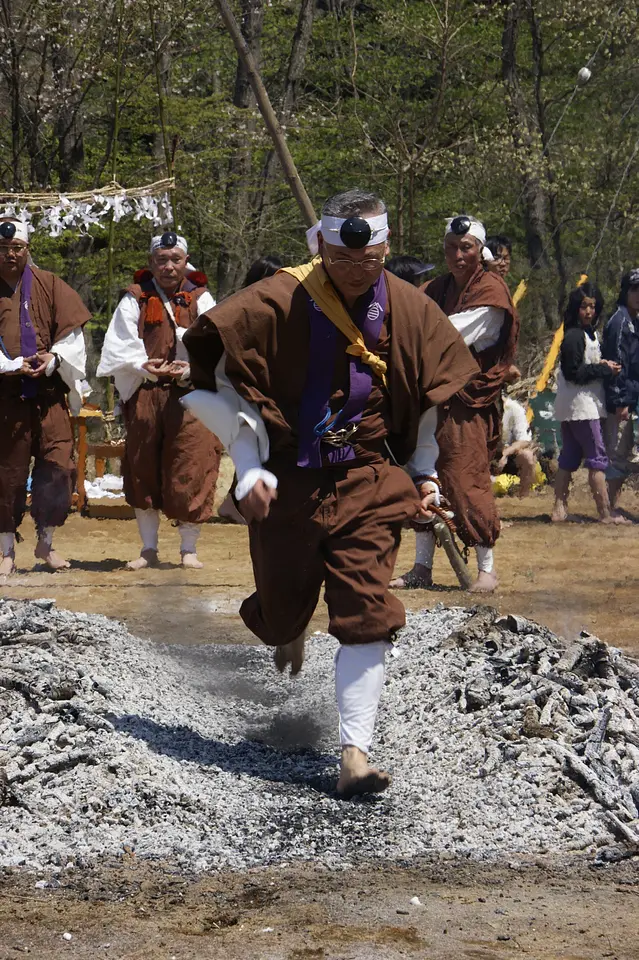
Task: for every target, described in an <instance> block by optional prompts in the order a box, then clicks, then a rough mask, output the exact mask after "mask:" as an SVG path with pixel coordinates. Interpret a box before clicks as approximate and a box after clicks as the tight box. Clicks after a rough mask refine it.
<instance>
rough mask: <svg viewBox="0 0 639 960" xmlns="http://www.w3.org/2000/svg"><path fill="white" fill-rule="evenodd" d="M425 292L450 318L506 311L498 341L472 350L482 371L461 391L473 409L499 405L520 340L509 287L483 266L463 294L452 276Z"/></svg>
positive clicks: (434, 284)
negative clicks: (484, 310)
mask: <svg viewBox="0 0 639 960" xmlns="http://www.w3.org/2000/svg"><path fill="white" fill-rule="evenodd" d="M422 289H423V291H424V292H425V293H426V295H427V296H429V297H433V298H434V299H435V301H436V302H437V303H438V304H439V305H440V306H441V307H442V308H443V309H444V310H445V311H446V312H447V314H448V315H450V314H452V313H461V312H463V311H464V310H475V309H476V308H477V307H495V308H497V309H498V310H503V311H504V313H505V317H504V323H503V326H502V328H501V333H500V335H499V340H498V342H497V343H496V344H495V346H493V347H489V348H488V349H486V350H481V351H480V352H479V353H475V352H474V351H472V353H473V356H475V357H476V358H477V361H478V363H479V367H480V372H479V374H478V376H476V377H473V379H472V380H471V381H470V382H469V383H467V384H466V385H465V387H464V389H463V390H460V398H461V400H462V401H463V402H464V403H465V404H466V406H468V407H471V408H473V409H481V408H483V407H489V406H491V405H492V404H494V403H496V402H497V400H498V399H499V396H500V394H501V390H502V388H503V385H504V382H505V380H506V377H507V376H508V372H509V367H510V366H511V364H512V363H513V362H514V359H515V352H516V349H517V341H518V339H519V316H518V314H517V310H516V309H515V306H514V304H513V302H512V297H511V296H510V291H509V290H508V287H507V286H506V284H505V283H504V281H503V280H502V278H501V277H498V276H497V275H496V274H494V273H488V272H486V271H485V270H484V268H483V267H482V266H480V267H478V268H477V270H476V271H475V273H474V274H473V276H472V277H471V278H470V280H469V281H468V283H467V284H466V286H465V287H464V289H463V290H461V291H459V293H456V292H455V287H454V284H453V283H452V278H451V275H450V274H444V275H443V276H441V277H436V278H435V279H434V280H431V281H430V282H429V283H427V284H426V285H425V287H423V288H422Z"/></svg>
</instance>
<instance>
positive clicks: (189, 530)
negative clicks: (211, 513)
mask: <svg viewBox="0 0 639 960" xmlns="http://www.w3.org/2000/svg"><path fill="white" fill-rule="evenodd" d="M135 519H136V520H137V521H138V530H139V531H140V539H141V540H142V548H143V549H144V550H157V548H158V533H159V531H160V513H159V511H158V510H140V509H138V508H137V507H136V510H135ZM179 530H180V541H181V542H180V551H181V552H182V553H195V545H196V543H197V540H198V537H199V536H200V533H201V530H202V527H201V525H200V524H199V523H180V524H179Z"/></svg>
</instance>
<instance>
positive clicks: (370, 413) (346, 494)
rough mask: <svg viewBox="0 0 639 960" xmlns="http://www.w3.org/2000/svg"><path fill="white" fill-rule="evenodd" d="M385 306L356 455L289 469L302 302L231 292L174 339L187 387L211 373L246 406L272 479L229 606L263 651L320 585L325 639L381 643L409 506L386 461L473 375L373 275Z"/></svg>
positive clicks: (452, 348) (440, 324) (400, 618)
mask: <svg viewBox="0 0 639 960" xmlns="http://www.w3.org/2000/svg"><path fill="white" fill-rule="evenodd" d="M385 277H386V283H387V291H388V306H387V310H386V315H385V318H384V322H383V325H382V330H381V334H380V338H379V341H378V344H377V348H376V353H378V354H379V355H380V356H381V357H382V359H384V360H385V361H386V362H387V364H388V371H387V384H388V389H385V388H384V387H383V385H382V383H381V381H380V380H379V379H378V378H377V377H375V376H373V386H372V390H371V393H370V396H369V398H368V402H367V404H366V407H365V409H364V413H363V416H362V419H361V422H360V427H359V429H358V432H357V436H356V443H355V445H354V449H355V454H356V458H355V459H354V460H351V461H347V462H345V463H341V464H340V465H330V464H329V463H328V461H327V460H326V458H324V465H323V466H322V467H321V468H318V469H307V468H301V467H298V466H297V465H296V464H297V455H298V440H299V437H298V414H299V409H300V403H301V400H302V396H303V393H304V387H305V383H306V377H307V371H308V367H309V362H310V357H309V344H310V322H309V312H308V297H307V294H306V292H305V291H304V289H303V287H302V286H301V284H299V283H298V282H297V280H295V279H294V278H293V277H292V276H290V275H289V274H285V273H280V274H277V275H276V276H275V277H271V278H269V279H268V280H264V281H261V282H259V283H256V284H254V285H252V286H251V287H248V288H246V289H245V290H242V291H240V292H239V293H237V294H235V295H234V296H233V297H230V298H229V299H228V300H225V301H224V302H223V303H222V304H221V305H219V306H218V307H216V308H215V309H214V310H211V311H209V312H208V313H207V314H204V315H203V316H202V317H200V318H199V319H198V320H197V321H196V323H195V324H194V325H193V326H192V327H191V328H190V330H189V331H188V333H187V334H186V335H185V338H184V343H185V345H186V346H187V349H188V351H189V354H190V358H191V376H192V379H193V382H194V384H195V386H196V387H203V388H205V389H211V390H215V375H214V371H215V367H216V365H217V363H218V361H219V359H220V358H221V356H222V353H223V352H224V351H226V373H227V375H228V377H229V379H230V380H231V382H232V383H233V386H234V387H235V389H236V390H237V391H238V393H240V395H241V396H243V397H244V398H245V399H246V400H248V401H249V402H251V403H253V404H255V405H256V406H257V407H258V409H259V410H260V413H261V415H262V417H263V419H264V423H265V425H266V429H267V431H268V435H269V439H270V446H271V455H270V460H269V462H268V463H267V464H266V465H265V466H266V468H267V469H269V470H272V471H273V473H275V475H276V476H277V477H278V480H279V492H278V498H277V500H275V501H274V502H273V503H272V505H271V511H270V514H269V516H268V518H267V519H266V520H263V521H262V522H260V523H253V524H251V525H250V528H249V537H250V545H251V557H252V560H253V571H254V574H255V583H256V592H255V593H254V594H253V595H252V596H251V597H250V598H249V599H248V600H246V601H245V602H244V603H243V604H242V608H241V610H240V613H241V615H242V617H243V619H244V622H245V623H246V624H247V626H248V627H249V628H250V629H251V630H252V631H253V632H254V633H255V634H256V635H257V636H258V637H259V638H260V639H261V640H263V641H264V642H265V643H267V644H271V645H278V644H283V643H288V642H289V641H290V640H293V639H294V638H295V637H296V636H298V635H299V634H300V633H301V632H302V631H303V630H304V629H305V627H306V626H307V624H308V622H309V620H310V618H311V616H312V614H313V610H314V608H315V606H316V604H317V600H318V597H319V594H320V590H321V587H322V583H324V585H325V599H326V603H327V605H328V609H329V615H330V626H329V629H330V632H331V633H332V634H333V635H334V636H336V637H337V638H338V640H340V642H342V643H368V642H374V641H377V640H383V639H386V638H388V637H390V636H392V635H393V633H394V632H395V631H397V630H398V629H399V628H400V627H401V626H403V624H404V622H405V615H404V609H403V606H402V604H401V603H400V602H399V600H398V599H397V597H395V596H393V595H392V594H391V593H390V592H389V590H388V584H389V581H390V578H391V576H392V572H393V567H394V564H395V558H396V556H397V549H398V547H399V542H400V537H401V528H402V524H403V522H404V521H405V520H406V519H407V518H409V517H411V516H413V515H414V513H415V511H416V508H417V504H418V498H417V494H416V490H415V486H414V484H413V483H412V481H411V480H410V479H409V478H408V476H407V474H406V473H405V472H404V471H403V470H401V469H400V468H399V467H397V466H395V465H392V464H391V463H390V462H389V460H388V453H387V450H386V446H385V444H386V442H388V444H389V446H390V447H391V448H392V450H393V454H394V457H395V458H396V460H397V461H398V462H399V463H405V462H406V461H407V460H408V459H409V458H410V456H411V454H412V453H413V451H414V448H415V445H416V441H417V431H418V426H419V418H420V416H421V414H422V413H423V412H424V411H425V410H426V409H427V408H428V407H430V406H432V405H434V404H439V403H443V402H444V401H445V400H446V399H448V397H450V396H451V395H452V394H453V393H455V392H456V391H458V390H459V389H461V387H463V385H464V384H465V383H466V382H467V380H468V379H469V378H470V377H472V376H473V374H474V373H476V371H477V366H476V364H475V363H474V361H473V360H472V358H471V356H470V353H469V351H468V349H467V348H466V346H465V345H464V343H463V340H462V338H461V337H460V336H459V334H458V333H457V332H456V331H455V330H454V328H453V327H452V326H451V324H450V323H449V322H448V321H447V319H446V317H445V316H444V315H443V314H442V312H441V311H440V310H439V309H438V308H437V307H436V306H435V305H434V304H433V303H431V302H430V301H428V300H427V299H425V298H424V297H423V296H421V294H420V293H419V291H418V290H416V289H415V288H414V287H412V286H410V285H409V284H407V283H404V282H403V281H401V280H398V279H397V278H396V277H394V276H393V275H392V274H388V273H386V274H385ZM347 346H348V342H347V340H346V339H345V338H344V337H343V336H342V334H340V333H338V334H337V347H336V352H335V363H334V368H333V380H332V396H331V399H330V403H331V408H332V410H333V411H336V410H338V409H339V408H341V406H343V403H344V399H345V396H346V395H347V393H348V384H349V379H348V377H349V364H348V361H349V357H348V355H347V354H346V352H345V350H346V347H347Z"/></svg>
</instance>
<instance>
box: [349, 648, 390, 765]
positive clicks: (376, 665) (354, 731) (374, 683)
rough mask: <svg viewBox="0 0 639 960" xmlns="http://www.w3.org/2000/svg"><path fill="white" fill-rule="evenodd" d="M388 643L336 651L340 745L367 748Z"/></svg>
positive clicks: (368, 748) (382, 681) (381, 685)
mask: <svg viewBox="0 0 639 960" xmlns="http://www.w3.org/2000/svg"><path fill="white" fill-rule="evenodd" d="M390 648H391V645H390V643H388V641H387V640H380V641H378V642H377V643H360V644H344V645H343V646H340V648H339V650H338V651H337V653H336V654H335V692H336V695H337V706H338V709H339V738H340V743H341V745H342V746H343V747H358V748H359V749H360V750H362V751H363V752H364V753H368V751H369V750H370V745H371V741H372V739H373V731H374V729H375V718H376V717H377V707H378V705H379V698H380V697H381V694H382V688H383V686H384V674H385V671H384V661H385V658H386V651H387V650H390Z"/></svg>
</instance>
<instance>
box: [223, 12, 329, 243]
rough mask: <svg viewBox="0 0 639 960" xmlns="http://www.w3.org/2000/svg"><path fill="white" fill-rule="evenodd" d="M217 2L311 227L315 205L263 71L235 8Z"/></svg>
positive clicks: (279, 156) (280, 157)
mask: <svg viewBox="0 0 639 960" xmlns="http://www.w3.org/2000/svg"><path fill="white" fill-rule="evenodd" d="M215 2H216V4H217V7H218V10H219V11H220V16H221V17H222V20H223V21H224V25H225V26H226V28H227V30H228V32H229V33H230V34H231V37H232V39H233V43H234V44H235V48H236V50H237V53H238V56H239V58H240V60H241V61H242V63H243V64H244V67H245V69H246V73H247V75H248V78H249V83H250V84H251V88H252V90H253V93H254V94H255V99H256V100H257V105H258V107H259V108H260V113H261V114H262V117H263V118H264V122H265V124H266V127H267V129H268V132H269V133H270V135H271V139H272V140H273V146H274V147H275V152H276V153H277V156H278V158H279V161H280V163H281V164H282V169H283V171H284V176H285V177H286V179H287V180H288V183H289V186H290V188H291V190H292V191H293V196H294V197H295V199H296V200H297V203H298V205H299V208H300V210H301V211H302V216H303V217H304V220H305V222H306V226H307V227H312V226H314V225H315V224H316V223H317V217H316V215H315V210H314V209H313V204H312V203H311V199H310V197H309V195H308V194H307V192H306V190H305V189H304V184H303V183H302V181H301V180H300V175H299V173H298V172H297V167H296V166H295V161H294V160H293V157H292V156H291V152H290V150H289V149H288V147H287V145H286V140H285V138H284V131H283V130H282V127H281V126H280V122H279V120H278V119H277V117H276V115H275V111H274V110H273V107H272V105H271V101H270V100H269V96H268V93H267V92H266V87H265V86H264V83H263V82H262V77H261V76H260V71H259V70H258V67H257V64H256V63H255V60H254V59H253V54H252V53H251V51H250V50H249V48H248V44H247V43H246V40H245V39H244V37H243V36H242V31H241V30H240V28H239V26H238V23H237V20H236V19H235V17H234V16H233V11H232V10H231V8H230V7H229V5H228V3H227V0H215Z"/></svg>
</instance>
